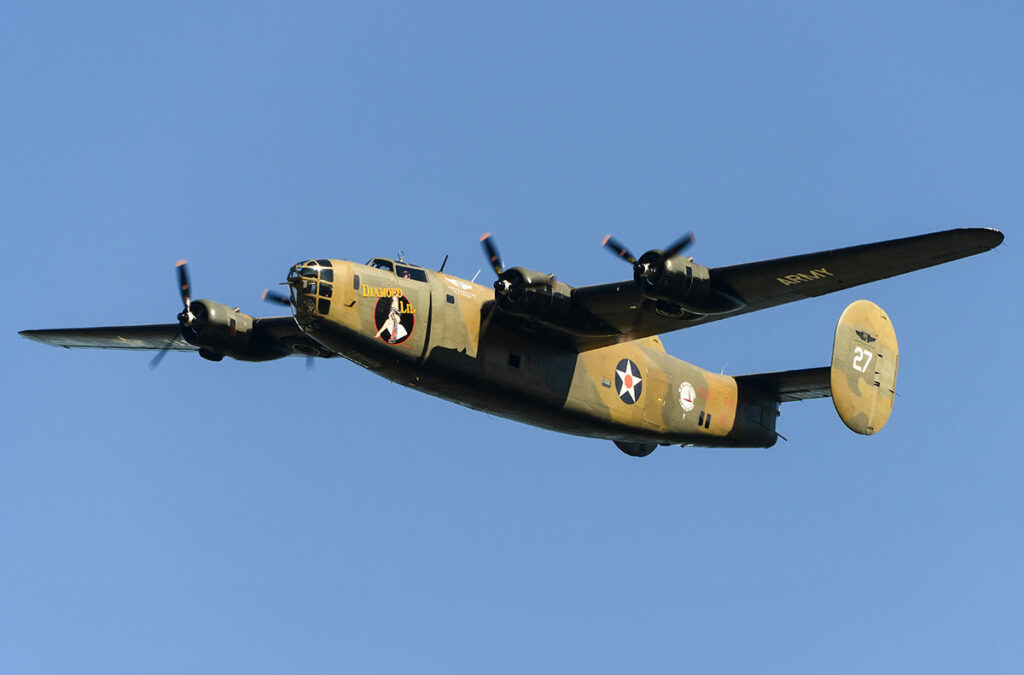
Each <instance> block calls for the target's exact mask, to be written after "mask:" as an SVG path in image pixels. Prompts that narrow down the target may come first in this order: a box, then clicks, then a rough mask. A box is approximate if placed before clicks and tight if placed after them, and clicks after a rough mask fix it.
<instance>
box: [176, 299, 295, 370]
mask: <svg viewBox="0 0 1024 675" xmlns="http://www.w3.org/2000/svg"><path fill="white" fill-rule="evenodd" d="M190 309H191V312H192V320H191V323H189V324H188V325H183V326H182V328H181V335H182V337H184V338H185V340H186V341H188V343H189V344H193V345H195V346H196V347H199V353H200V355H201V356H203V357H204V358H206V359H209V360H211V361H219V360H220V359H221V358H223V357H224V356H230V357H232V358H235V359H239V360H242V361H269V360H271V359H278V358H281V357H282V356H286V355H287V353H286V352H284V351H282V349H281V348H280V347H279V346H278V345H277V344H276V343H274V342H272V341H269V340H264V339H260V337H259V336H258V335H257V334H256V333H255V331H254V330H253V328H254V323H255V322H254V319H253V317H251V316H250V315H248V314H245V313H243V312H241V311H239V310H238V309H237V308H236V309H232V308H231V307H228V306H227V305H222V304H221V303H219V302H213V301H212V300H193V301H192V303H191V307H190Z"/></svg>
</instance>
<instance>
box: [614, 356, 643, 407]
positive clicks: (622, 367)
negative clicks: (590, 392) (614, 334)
mask: <svg viewBox="0 0 1024 675" xmlns="http://www.w3.org/2000/svg"><path fill="white" fill-rule="evenodd" d="M615 391H616V392H618V394H619V399H620V400H621V401H622V402H623V403H625V404H627V405H633V404H634V403H636V402H637V400H638V399H639V398H640V393H641V392H642V391H643V377H642V376H641V375H640V369H639V368H638V367H637V365H636V364H635V363H633V362H632V361H630V360H629V359H622V360H621V361H619V365H617V366H615Z"/></svg>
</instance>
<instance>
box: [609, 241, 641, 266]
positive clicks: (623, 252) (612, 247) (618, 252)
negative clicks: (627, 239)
mask: <svg viewBox="0 0 1024 675" xmlns="http://www.w3.org/2000/svg"><path fill="white" fill-rule="evenodd" d="M601 245H602V246H604V247H605V248H606V249H608V250H609V251H611V252H612V253H613V254H614V255H615V256H616V257H619V258H622V259H623V260H625V261H626V262H628V263H629V264H630V265H634V264H636V256H635V255H633V254H632V253H630V252H629V249H628V248H626V247H625V245H624V244H623V243H622V242H620V241H619V240H618V239H615V238H614V237H612V235H610V234H606V235H605V236H604V239H602V240H601Z"/></svg>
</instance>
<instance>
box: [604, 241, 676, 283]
mask: <svg viewBox="0 0 1024 675" xmlns="http://www.w3.org/2000/svg"><path fill="white" fill-rule="evenodd" d="M694 241H695V239H694V236H693V232H687V233H686V234H685V235H683V236H682V237H680V238H679V239H677V240H676V241H674V242H672V244H671V245H670V246H669V247H668V248H666V249H665V250H664V251H657V252H655V251H649V252H648V253H645V254H644V255H643V256H641V257H640V259H639V260H638V259H637V257H636V256H634V255H633V254H632V253H630V251H629V249H628V248H627V247H626V246H625V245H624V244H623V243H622V242H620V241H619V240H617V239H615V238H614V237H612V235H610V234H608V235H605V238H604V239H602V240H601V245H602V246H603V247H605V248H606V249H608V250H609V251H611V252H612V255H614V256H615V257H617V258H622V259H623V260H625V261H626V262H628V263H629V264H631V265H632V266H633V274H634V276H636V277H638V278H646V277H649V276H651V274H652V273H653V272H654V271H655V270H656V269H658V268H659V267H661V266H662V265H663V264H665V261H666V260H669V259H671V258H674V257H676V256H677V255H679V254H680V253H682V252H683V251H685V250H686V249H687V248H689V247H690V246H692V245H693V242H694ZM650 253H654V254H655V255H653V256H651V255H649V254H650Z"/></svg>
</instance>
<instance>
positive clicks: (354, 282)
mask: <svg viewBox="0 0 1024 675" xmlns="http://www.w3.org/2000/svg"><path fill="white" fill-rule="evenodd" d="M352 288H353V289H355V290H357V291H358V290H359V275H358V274H353V275H352Z"/></svg>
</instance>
